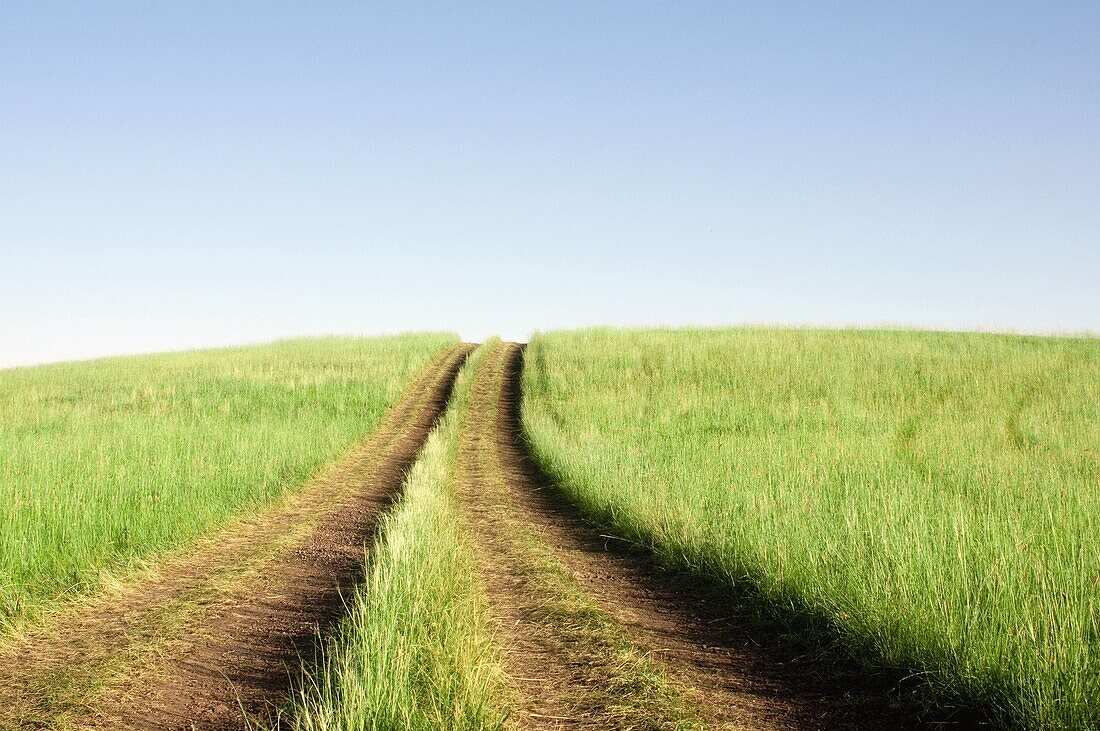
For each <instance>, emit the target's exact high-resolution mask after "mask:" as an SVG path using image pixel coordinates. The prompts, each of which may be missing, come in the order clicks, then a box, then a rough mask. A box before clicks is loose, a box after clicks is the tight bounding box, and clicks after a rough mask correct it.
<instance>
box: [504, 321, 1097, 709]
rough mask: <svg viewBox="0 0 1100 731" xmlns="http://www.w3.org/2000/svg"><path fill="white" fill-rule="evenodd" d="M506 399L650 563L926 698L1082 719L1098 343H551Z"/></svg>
mask: <svg viewBox="0 0 1100 731" xmlns="http://www.w3.org/2000/svg"><path fill="white" fill-rule="evenodd" d="M523 386H524V404H523V420H524V427H525V431H526V433H527V437H528V439H529V441H530V443H531V447H532V450H533V452H534V456H535V458H536V460H537V461H538V462H539V463H540V464H541V466H542V467H543V468H544V469H545V470H547V472H548V473H549V474H550V475H551V476H552V477H553V478H554V479H555V480H556V482H557V483H558V484H559V485H560V487H561V488H562V490H563V491H565V493H566V494H567V495H568V496H569V497H570V499H571V500H573V501H575V502H576V503H577V504H579V505H580V506H581V507H582V508H583V510H585V511H586V512H587V513H588V514H589V515H591V516H593V517H595V518H596V519H597V520H598V521H600V522H601V523H603V524H605V525H607V526H610V527H612V528H613V529H614V530H615V531H616V532H617V533H618V534H620V535H621V536H623V537H626V538H628V539H631V540H634V541H637V542H640V543H643V544H645V545H647V546H649V547H651V548H652V549H653V550H654V551H656V552H657V553H658V554H659V555H660V556H661V557H662V558H663V560H664V561H665V562H667V563H669V564H671V565H676V566H680V567H681V568H686V569H688V570H691V571H693V572H698V573H700V574H702V575H705V576H708V577H711V579H712V580H714V581H717V582H720V583H721V584H723V585H726V586H730V587H738V592H739V591H740V590H741V589H745V588H747V589H748V590H749V594H750V596H751V597H753V598H754V600H755V601H757V602H758V603H759V605H760V606H762V607H765V608H767V611H770V612H771V613H772V614H773V616H775V617H778V618H779V619H781V620H785V621H794V620H797V621H798V622H799V626H805V624H806V623H808V624H809V625H810V626H813V627H816V628H818V629H819V630H820V631H821V632H822V639H825V640H828V641H835V640H839V641H840V642H841V643H842V644H843V646H845V647H847V648H849V649H850V650H851V651H852V652H853V653H855V654H856V655H858V656H860V657H861V658H862V659H864V660H865V661H868V662H871V663H873V664H879V665H882V666H887V667H891V668H898V669H903V670H904V671H905V672H909V673H919V675H917V676H916V677H914V678H910V679H909V680H908V681H907V682H908V683H910V684H911V683H918V682H919V683H922V684H923V687H924V690H925V692H926V693H927V694H928V695H927V697H928V698H929V699H930V700H932V701H940V702H951V701H954V700H961V701H963V702H965V703H968V704H976V705H979V706H981V707H983V708H985V709H986V710H987V711H989V712H991V713H992V714H994V716H995V717H996V718H997V719H998V720H1000V721H1002V722H1004V723H1007V724H1011V725H1018V726H1027V727H1036V728H1067V729H1068V728H1087V727H1098V726H1100V583H1098V582H1100V489H1098V486H1100V453H1098V445H1100V411H1098V409H1100V406H1098V404H1100V341H1098V340H1096V339H1089V338H1081V339H1070V338H1042V337H1023V336H1009V335H984V334H944V333H916V332H891V331H812V330H763V329H735V330H697V331H613V330H589V331H577V332H562V333H550V334H546V335H540V336H538V337H536V338H535V339H534V340H533V341H532V343H531V345H530V346H529V348H528V351H527V354H526V359H525V371H524V376H523ZM731 591H733V589H732V588H731ZM804 620H805V622H804Z"/></svg>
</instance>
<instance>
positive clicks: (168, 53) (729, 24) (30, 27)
mask: <svg viewBox="0 0 1100 731" xmlns="http://www.w3.org/2000/svg"><path fill="white" fill-rule="evenodd" d="M1098 39H1100V4H1097V3H1066V4H1058V3H1054V4H1046V3H1043V4H1040V3H1034V4H1030V5H1023V4H1012V3H1003V2H998V3H988V4H983V3H965V4H963V3H943V4H939V3H911V4H905V5H903V4H901V3H867V4H862V3H844V4H832V3H797V4H781V3H770V2H769V3H752V4H742V3H671V2H669V3H622V2H617V3H596V2H553V3H538V4H535V3H523V2H503V3H446V4H444V3H439V4H409V3H392V4H391V3H287V4H285V5H280V4H277V3H255V4H250V3H200V2H188V3H147V2H133V3H112V2H103V3H101V2H96V3H91V2H89V3H79V4H78V3H73V4H61V3H51V2H27V3H24V2H12V1H11V0H7V1H6V2H4V3H3V4H0V365H11V364H17V363H32V362H41V361H47V360H54V359H63V358H77V357H89V356H95V355H101V354H109V353H119V352H137V351H148V350H160V349H178V348H185V347H194V346H200V345H211V344H223V343H226V344H227V343H236V342H251V341H260V340H265V339H270V338H275V337H280V336H289V335H296V334H312V333H318V334H319V333H332V332H339V333H378V332H393V331H401V330H411V329H426V328H432V329H448V330H457V331H459V332H461V333H462V334H463V335H464V336H466V337H467V338H472V339H474V338H481V337H484V336H485V335H487V334H490V333H494V332H495V333H503V334H504V335H505V336H507V337H511V338H517V339H522V338H524V337H526V335H527V334H528V333H529V332H530V331H532V330H534V329H550V328H560V327H573V326H580V325H586V324H621V325H629V324H688V323H694V324H724V323H749V322H751V323H759V322H767V323H773V322H774V323H791V324H804V323H820V324H834V325H844V324H864V325H872V324H899V325H912V326H921V327H946V328H962V329H970V328H983V329H1014V330H1024V331H1039V332H1051V331H1070V332H1080V331H1092V332H1096V331H1100V286H1098V284H1100V41H1098Z"/></svg>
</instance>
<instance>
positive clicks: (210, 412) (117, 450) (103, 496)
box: [0, 334, 456, 632]
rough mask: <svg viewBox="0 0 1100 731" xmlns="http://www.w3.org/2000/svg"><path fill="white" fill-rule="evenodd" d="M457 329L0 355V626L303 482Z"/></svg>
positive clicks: (358, 433)
mask: <svg viewBox="0 0 1100 731" xmlns="http://www.w3.org/2000/svg"><path fill="white" fill-rule="evenodd" d="M454 342H456V338H455V337H453V336H450V335H442V334H427V335H409V336H398V337H387V338H372V339H352V338H323V339H310V340H295V341H285V342H279V343H275V344H271V345H266V346H257V347H248V348H232V349H222V350H210V351H196V352H190V353H178V354H169V355H156V356H142V357H128V358H115V359H107V360H99V361H90V362H82V363H71V364H58V365H52V366H43V367H35V368H20V369H11V370H3V371H0V455H2V458H0V632H2V631H3V629H4V626H5V625H12V624H15V623H18V622H20V621H22V620H26V619H27V618H29V617H31V616H34V615H35V614H37V613H39V612H41V611H42V610H43V609H45V608H48V607H49V606H51V605H53V604H55V603H56V602H57V601H58V600H61V599H63V598H64V597H67V596H71V595H73V594H80V593H84V592H89V591H94V590H95V588H96V587H97V586H99V585H100V584H101V582H102V581H104V580H105V578H106V577H107V576H109V575H112V574H118V573H121V572H125V571H127V570H128V569H131V568H133V567H135V566H138V565H141V564H142V563H143V562H144V561H147V560H149V559H151V558H153V557H155V556H157V555H159V554H161V553H163V552H166V551H169V550H173V549H177V548H179V547H181V546H183V545H184V544H186V543H187V542H188V541H190V540H192V539H194V538H196V537H198V536H200V535H202V534H204V533H206V532H209V531H211V530H213V529H214V528H216V527H218V526H220V525H222V524H224V523H225V522H226V521H227V520H229V519H231V518H232V517H233V516H235V515H238V514H241V513H243V512H245V511H247V510H249V509H250V508H254V507H256V506H258V505H262V504H264V503H266V502H269V501H271V500H273V499H274V498H276V497H277V496H279V495H281V494H283V493H284V491H286V490H287V489H289V488H292V487H294V486H295V485H297V484H299V483H301V482H302V481H303V480H304V479H305V478H306V477H308V476H309V475H310V474H312V473H313V472H314V471H315V470H317V469H318V468H319V467H320V466H322V465H323V464H325V463H326V462H328V461H330V460H331V459H333V458H334V457H336V456H337V455H338V454H339V453H341V452H342V451H344V450H346V449H347V448H348V447H349V446H351V445H352V444H353V443H355V442H356V441H357V440H359V439H361V438H362V437H363V436H364V435H365V434H367V433H368V432H369V431H370V430H371V429H372V428H373V427H374V426H375V425H376V424H377V423H378V421H379V419H380V417H381V415H382V414H383V412H384V411H385V410H386V408H387V407H388V406H389V405H390V404H392V403H393V402H394V401H395V400H396V399H397V397H398V396H399V395H400V393H401V391H402V390H403V389H404V387H405V386H406V385H407V383H408V382H409V381H410V380H411V379H412V377H413V376H414V375H415V374H416V373H417V372H418V371H419V370H420V369H421V368H422V367H423V366H424V365H425V364H426V363H427V361H428V360H429V359H430V358H431V357H432V356H433V355H434V354H435V353H437V352H439V351H440V350H441V349H442V348H444V347H445V346H447V345H450V344H452V343H454Z"/></svg>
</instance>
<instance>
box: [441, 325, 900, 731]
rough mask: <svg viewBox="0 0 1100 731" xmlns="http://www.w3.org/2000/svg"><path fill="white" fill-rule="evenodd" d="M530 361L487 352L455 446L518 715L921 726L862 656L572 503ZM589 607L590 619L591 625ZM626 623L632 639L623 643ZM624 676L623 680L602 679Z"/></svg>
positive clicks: (549, 719) (647, 722) (550, 719)
mask: <svg viewBox="0 0 1100 731" xmlns="http://www.w3.org/2000/svg"><path fill="white" fill-rule="evenodd" d="M521 363H522V350H521V348H520V347H519V346H516V345H514V344H506V345H502V346H499V348H498V349H497V352H494V353H490V354H489V356H488V357H486V358H485V361H484V363H483V366H482V369H481V372H480V373H479V374H478V375H477V381H476V383H475V387H474V393H473V397H472V401H471V406H470V409H471V413H470V415H469V417H468V419H467V425H466V426H467V430H466V434H465V436H464V442H463V449H462V451H461V452H460V455H461V457H460V460H461V462H460V478H461V479H463V480H464V481H465V486H464V490H463V494H464V495H465V509H466V511H467V513H468V515H469V516H470V517H469V519H470V522H471V526H472V528H473V533H474V534H475V535H476V536H478V541H479V543H480V544H481V546H482V550H481V556H482V563H483V571H484V574H485V576H486V584H487V588H488V591H489V594H490V602H491V604H492V606H493V608H494V613H495V615H496V617H497V620H498V626H499V628H500V634H501V639H502V643H503V645H504V648H505V655H506V658H507V660H508V662H509V668H508V672H509V674H510V676H512V677H513V679H514V682H513V684H514V686H515V687H516V694H517V696H518V697H519V699H520V706H521V714H520V716H519V718H518V719H516V720H517V721H518V725H519V726H520V727H531V728H538V727H541V728H624V729H625V728H691V727H695V728H729V729H737V728H752V729H820V728H869V729H870V728H876V729H877V728H902V727H907V726H913V725H914V721H913V717H912V715H910V714H901V713H898V712H894V711H891V710H890V709H889V704H888V703H886V702H885V701H886V700H887V699H886V696H885V692H884V691H885V689H884V688H882V687H881V686H876V685H874V684H871V685H868V684H867V681H866V680H864V679H861V677H860V676H859V674H858V671H856V670H854V669H852V668H840V667H837V666H836V665H828V666H823V665H822V664H820V663H813V662H805V661H804V658H800V657H797V656H795V655H794V654H793V653H792V652H791V651H789V650H787V651H784V650H782V649H781V647H780V645H779V644H777V643H776V642H775V641H774V638H769V637H767V636H766V635H765V634H764V633H761V632H756V633H755V635H754V634H752V633H750V632H749V631H747V630H746V629H745V628H744V627H742V626H739V625H738V624H737V623H735V622H732V621H730V620H729V618H728V612H727V611H726V610H728V606H724V605H725V604H726V602H724V601H722V600H721V599H720V598H718V597H716V595H715V594H714V593H713V592H708V591H707V590H706V589H704V588H701V587H699V586H696V585H694V584H693V583H692V582H691V581H690V580H687V579H685V578H683V577H677V576H675V575H671V574H668V573H666V572H662V571H660V570H658V569H657V568H656V567H654V566H653V565H652V563H651V560H650V559H649V558H648V557H647V556H646V555H645V554H644V553H642V552H640V551H635V550H630V549H629V547H626V546H625V545H624V544H622V543H620V542H616V541H614V540H610V539H609V537H607V536H604V535H601V531H599V530H598V529H597V528H596V527H594V526H592V525H591V524H589V523H587V522H586V521H584V520H583V519H582V518H581V517H580V516H579V515H577V513H576V512H575V511H574V510H573V509H572V508H570V506H568V505H567V504H566V503H565V502H564V501H563V500H562V499H561V497H560V495H559V494H558V493H557V491H556V490H555V488H554V487H553V486H552V485H550V484H549V483H548V482H547V481H546V480H545V479H544V478H543V477H542V476H541V475H540V474H539V473H538V471H537V469H535V467H534V466H533V465H532V464H531V462H530V461H529V459H528V458H527V456H526V452H525V449H524V445H523V443H522V439H521V437H520V433H519V416H518V406H519V372H520V367H521ZM533 553H541V554H542V555H543V557H544V558H543V559H541V560H540V559H537V558H533V557H532V554H533ZM547 561H552V562H553V565H552V566H548V565H547V564H546V562H547ZM555 573H557V574H558V576H557V577H556V578H555V576H554V575H555ZM563 575H564V579H563V578H562V576H563ZM562 581H566V582H569V583H570V584H571V585H573V586H574V587H575V588H579V589H580V592H581V594H583V597H584V598H583V599H580V600H578V601H579V602H580V603H581V604H586V606H575V605H576V604H577V602H576V601H574V602H573V605H574V606H573V607H572V609H573V610H575V614H576V616H570V615H569V611H570V607H569V606H566V607H565V612H564V616H563V611H562V607H561V606H557V605H556V604H555V602H558V603H560V601H561V600H560V597H561V592H560V591H557V590H555V589H553V588H548V587H547V586H546V584H547V583H548V582H549V583H557V584H559V585H560V584H561V583H562ZM593 613H595V614H593ZM593 616H595V617H596V620H595V629H593V630H592V631H585V629H584V626H583V625H584V624H588V625H591V624H592V619H591V618H592V617H593ZM601 616H602V619H600V617H601ZM578 620H580V622H581V626H580V628H578ZM618 633H622V634H624V635H625V637H626V638H627V641H628V642H629V643H632V645H633V648H634V650H635V651H634V652H630V651H629V648H628V651H627V652H625V654H624V653H623V652H622V649H623V642H622V641H621V639H620V638H619V637H618ZM616 652H619V655H618V656H616V654H615V653H616ZM638 656H641V657H643V658H647V659H652V660H653V661H654V663H655V664H656V666H657V667H658V669H659V672H660V673H662V674H663V675H664V678H665V680H666V681H667V685H665V686H663V687H662V686H661V685H660V684H659V683H658V684H656V685H652V684H651V686H650V687H648V688H639V687H638V678H639V677H640V678H643V679H644V678H645V677H646V676H645V673H644V671H645V668H640V669H641V671H642V672H641V673H639V672H637V670H638V668H635V669H634V670H632V669H631V668H630V667H629V664H630V663H631V662H633V660H632V658H635V657H638ZM624 657H625V662H624V661H623V658H624ZM624 673H625V674H626V675H627V676H628V677H625V678H624V677H622V675H623V674H624ZM617 675H618V676H619V677H616V676H617ZM630 676H633V677H630ZM616 686H618V687H619V688H620V690H619V692H616V693H608V692H607V689H608V688H609V687H616ZM632 694H633V695H632ZM683 708H687V709H688V713H684V712H682V711H683Z"/></svg>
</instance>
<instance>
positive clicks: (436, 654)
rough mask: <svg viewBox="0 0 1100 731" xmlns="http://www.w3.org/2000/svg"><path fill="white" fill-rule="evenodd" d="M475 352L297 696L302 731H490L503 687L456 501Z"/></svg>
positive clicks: (501, 712) (296, 719)
mask: <svg viewBox="0 0 1100 731" xmlns="http://www.w3.org/2000/svg"><path fill="white" fill-rule="evenodd" d="M483 353H484V349H482V350H479V351H478V352H477V353H475V355H474V356H473V357H472V358H471V360H470V362H469V363H468V364H467V365H466V367H465V368H464V369H463V371H462V373H461V374H460V376H459V380H458V382H457V384H456V387H455V395H454V398H453V399H452V403H451V406H450V408H449V409H448V411H447V413H446V415H445V416H444V418H443V420H442V422H441V423H440V425H439V427H438V428H437V429H436V430H435V431H434V432H433V433H432V435H431V436H430V437H429V439H428V443H427V445H426V446H425V448H424V450H423V451H422V453H421V455H420V457H419V459H418V460H417V462H416V464H415V465H414V467H413V469H412V471H411V472H410V474H409V477H408V480H407V482H406V484H405V493H404V496H403V497H402V500H401V502H400V503H399V504H398V506H397V507H396V508H395V510H394V511H393V512H392V513H390V514H389V515H388V516H387V517H386V518H385V522H384V525H383V528H382V531H381V534H380V536H379V538H378V540H377V541H376V543H375V545H374V548H373V549H372V550H371V552H370V554H369V561H370V564H369V575H368V579H367V581H366V583H365V584H364V586H363V587H361V588H360V589H359V590H358V591H357V592H356V594H355V596H354V597H353V603H352V611H351V614H350V615H349V616H348V618H347V619H346V620H345V622H344V624H343V625H342V627H341V630H340V632H339V633H338V635H337V637H336V638H335V640H334V641H333V642H332V643H331V645H330V647H329V652H328V653H327V655H326V658H325V661H324V664H323V666H322V667H321V668H319V669H318V670H317V671H316V673H315V674H314V675H313V676H312V677H310V678H309V679H308V680H307V682H306V684H305V686H304V687H303V688H302V689H301V692H300V695H299V696H298V697H297V698H296V700H295V702H294V703H293V704H292V705H293V708H292V712H291V714H290V718H292V719H293V721H292V722H291V723H289V724H286V725H293V727H294V728H296V729H300V730H302V731H359V730H363V731H367V730H371V731H374V730H379V731H381V730H386V729H410V730H412V731H421V730H422V731H437V730H438V729H455V730H460V729H470V730H471V731H472V730H474V729H478V730H480V729H490V728H497V727H500V726H501V725H502V724H503V722H504V717H505V714H506V708H507V703H506V701H507V699H508V694H507V692H506V691H505V684H504V679H503V674H502V671H501V669H500V666H499V664H498V662H497V658H496V655H495V650H494V649H493V646H492V642H491V633H490V629H489V625H488V619H487V614H486V610H485V606H484V602H485V599H484V597H483V596H482V594H481V587H480V585H479V584H478V579H477V577H476V566H475V560H474V558H473V556H472V553H471V549H470V546H469V544H468V543H467V542H466V539H465V538H463V536H462V533H461V528H460V524H461V519H460V516H459V514H458V509H457V506H456V504H455V489H456V482H455V480H456V477H455V460H456V449H457V445H458V430H459V429H460V428H461V423H462V420H463V418H464V415H465V412H466V406H467V403H468V401H469V393H470V382H471V374H472V373H473V372H474V371H475V370H476V368H477V367H478V363H479V362H480V361H481V360H483V357H482V356H483Z"/></svg>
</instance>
